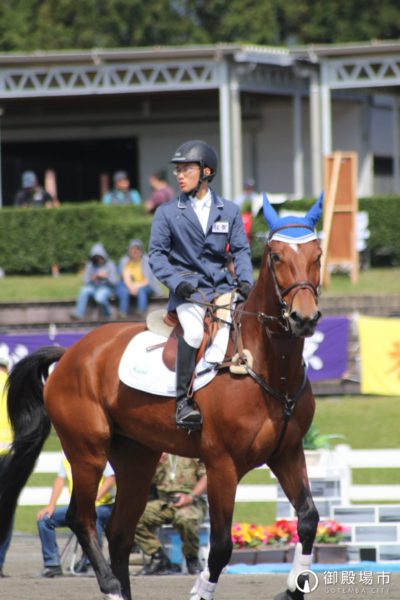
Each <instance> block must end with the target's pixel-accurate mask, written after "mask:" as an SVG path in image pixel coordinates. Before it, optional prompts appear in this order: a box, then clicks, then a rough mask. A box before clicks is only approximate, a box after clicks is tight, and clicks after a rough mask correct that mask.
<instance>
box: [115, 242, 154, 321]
mask: <svg viewBox="0 0 400 600" xmlns="http://www.w3.org/2000/svg"><path fill="white" fill-rule="evenodd" d="M119 272H120V274H121V281H119V283H118V285H117V286H116V288H115V293H116V296H117V298H118V308H119V316H120V317H121V318H125V317H126V316H127V314H128V312H129V303H130V299H131V297H132V296H133V297H134V298H136V312H137V313H138V314H139V315H140V316H142V315H143V316H144V315H145V314H146V311H147V308H148V305H149V299H150V297H151V296H153V295H154V294H156V295H160V294H161V293H162V290H161V286H160V284H159V283H158V281H157V279H156V278H155V277H154V275H153V273H152V271H151V269H150V265H149V257H148V256H147V254H144V248H143V243H142V241H141V240H138V239H134V240H131V241H130V242H129V246H128V253H127V254H126V255H125V256H123V257H122V258H121V260H120V263H119Z"/></svg>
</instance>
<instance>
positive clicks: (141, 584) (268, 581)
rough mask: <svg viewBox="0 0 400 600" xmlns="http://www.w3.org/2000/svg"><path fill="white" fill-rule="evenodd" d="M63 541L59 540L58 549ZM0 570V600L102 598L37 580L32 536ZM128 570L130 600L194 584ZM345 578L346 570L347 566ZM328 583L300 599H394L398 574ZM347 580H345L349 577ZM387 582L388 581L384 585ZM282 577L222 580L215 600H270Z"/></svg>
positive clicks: (17, 541)
mask: <svg viewBox="0 0 400 600" xmlns="http://www.w3.org/2000/svg"><path fill="white" fill-rule="evenodd" d="M63 543H64V542H63V541H61V543H60V547H61V546H62V544H63ZM5 567H6V568H5V571H6V572H7V573H8V574H9V575H10V577H7V578H4V579H0V598H1V600H55V599H57V600H101V598H102V594H101V592H100V591H99V588H98V586H97V581H96V579H95V577H94V576H73V575H70V574H67V575H65V576H64V577H58V578H56V579H43V578H41V577H40V571H41V569H42V560H41V553H40V544H39V540H38V538H36V537H33V536H21V535H15V536H14V538H13V541H12V544H11V547H10V550H9V552H8V555H7V559H6V565H5ZM135 570H136V569H135V567H132V580H131V581H132V591H133V600H189V591H190V588H191V587H192V584H193V582H194V580H195V578H194V577H193V576H190V575H167V576H162V577H160V576H159V577H137V576H135V575H134V572H135ZM349 573H351V565H349ZM328 575H329V577H330V580H331V583H330V584H329V583H326V581H325V580H324V576H323V574H319V576H318V578H319V586H318V588H317V589H316V590H315V591H314V592H312V593H310V594H307V595H306V598H307V599H308V598H309V599H310V600H327V598H329V597H336V598H338V597H345V598H356V597H357V598H359V597H364V598H385V599H388V600H399V598H400V573H388V574H386V577H385V579H386V580H385V582H384V583H382V582H381V583H379V581H377V575H378V574H377V573H374V574H373V579H374V581H373V582H371V583H369V582H368V577H367V574H366V573H363V575H364V577H366V582H364V583H361V584H360V583H357V581H358V576H359V575H358V574H356V582H355V583H351V582H350V583H343V579H342V578H343V575H342V574H341V573H340V572H338V573H337V576H338V581H337V582H334V579H335V573H334V572H330V573H329V574H328ZM350 577H351V575H350ZM387 579H389V581H387ZM285 581H286V575H229V574H227V575H222V576H221V578H220V583H219V585H218V589H217V592H216V594H215V600H251V599H253V598H254V599H260V600H272V599H273V598H274V596H275V594H277V593H278V592H281V591H283V590H284V589H285V587H286V586H285Z"/></svg>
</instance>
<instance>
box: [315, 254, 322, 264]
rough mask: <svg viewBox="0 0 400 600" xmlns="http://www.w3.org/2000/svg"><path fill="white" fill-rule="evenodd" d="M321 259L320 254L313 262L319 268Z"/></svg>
mask: <svg viewBox="0 0 400 600" xmlns="http://www.w3.org/2000/svg"><path fill="white" fill-rule="evenodd" d="M321 258H322V254H320V255H319V256H317V258H316V260H315V262H316V264H317V265H318V266H320V265H321Z"/></svg>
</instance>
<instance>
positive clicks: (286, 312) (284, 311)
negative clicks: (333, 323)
mask: <svg viewBox="0 0 400 600" xmlns="http://www.w3.org/2000/svg"><path fill="white" fill-rule="evenodd" d="M295 227H301V228H302V229H309V230H310V231H312V232H314V230H313V228H312V227H308V225H300V224H295V223H293V224H291V225H283V226H282V227H277V228H276V229H272V230H271V231H270V232H269V235H268V240H267V246H268V256H267V260H268V266H269V270H270V272H271V275H272V280H273V282H274V287H275V293H276V296H277V298H278V302H279V305H280V307H281V317H282V318H283V319H284V320H285V321H286V324H287V325H288V324H289V316H290V313H291V312H292V306H293V302H294V299H295V297H296V294H298V293H299V291H300V290H309V291H310V292H311V293H312V294H313V296H314V299H315V302H316V303H318V298H319V296H320V294H321V286H320V285H319V284H318V286H315V285H314V284H313V283H312V282H311V281H295V282H294V283H292V284H291V285H289V286H288V287H286V288H284V289H282V288H281V286H280V285H279V282H278V279H277V277H276V273H275V269H274V264H273V260H272V254H273V253H272V249H271V245H270V244H271V240H272V237H273V235H274V234H275V233H277V232H278V231H280V230H282V229H289V228H295ZM295 242H296V238H293V243H295ZM292 290H296V291H295V293H294V294H293V296H292V299H291V302H290V304H288V303H287V302H286V300H285V297H286V296H287V295H288V294H289V293H290V292H291V291H292ZM289 329H290V327H289Z"/></svg>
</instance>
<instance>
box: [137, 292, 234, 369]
mask: <svg viewBox="0 0 400 600" xmlns="http://www.w3.org/2000/svg"><path fill="white" fill-rule="evenodd" d="M233 298H234V294H233V293H231V292H228V293H226V294H223V295H222V296H219V297H218V298H216V299H215V300H214V301H213V304H214V305H215V309H211V310H209V311H207V313H206V316H205V319H204V335H203V340H202V342H201V345H200V348H199V350H198V352H197V358H196V363H197V362H198V361H199V360H200V359H201V358H202V356H203V355H204V352H205V351H206V349H207V348H208V347H209V346H210V345H211V344H212V342H213V340H214V338H215V336H216V335H217V332H218V329H219V327H220V326H222V325H223V324H224V323H226V322H227V320H228V317H229V315H230V307H231V304H232V301H233ZM146 325H147V329H149V330H150V331H152V332H153V333H158V334H159V335H163V336H165V337H166V338H167V339H166V341H165V342H163V343H162V344H157V348H159V347H160V346H164V350H163V352H162V360H163V362H164V364H165V366H166V367H167V368H168V369H169V370H170V371H175V368H176V355H177V351H178V337H179V336H181V335H183V330H182V326H181V324H180V323H179V320H178V316H177V314H176V312H175V311H174V312H167V311H165V310H156V311H153V312H151V313H149V315H148V316H147V319H146ZM150 349H151V348H149V350H150Z"/></svg>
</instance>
